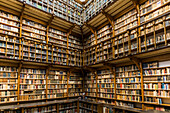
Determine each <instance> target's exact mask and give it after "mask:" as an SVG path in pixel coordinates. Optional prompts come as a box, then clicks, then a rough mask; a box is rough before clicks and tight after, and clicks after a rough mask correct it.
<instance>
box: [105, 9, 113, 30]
mask: <svg viewBox="0 0 170 113" xmlns="http://www.w3.org/2000/svg"><path fill="white" fill-rule="evenodd" d="M102 14H103V15H104V16H105V17H106V18H107V20H108V21H109V23H110V24H111V26H112V27H113V28H114V21H113V17H112V16H111V15H110V14H108V13H107V12H105V11H104V10H102Z"/></svg>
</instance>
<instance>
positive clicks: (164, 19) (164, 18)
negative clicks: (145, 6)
mask: <svg viewBox="0 0 170 113" xmlns="http://www.w3.org/2000/svg"><path fill="white" fill-rule="evenodd" d="M165 21H166V17H163V27H164V35H165V46H167V45H168V43H167V36H166V33H167V31H166V25H165Z"/></svg>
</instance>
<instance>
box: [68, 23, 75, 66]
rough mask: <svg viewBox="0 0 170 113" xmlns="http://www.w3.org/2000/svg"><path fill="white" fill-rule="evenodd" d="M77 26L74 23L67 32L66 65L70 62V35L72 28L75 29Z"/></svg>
mask: <svg viewBox="0 0 170 113" xmlns="http://www.w3.org/2000/svg"><path fill="white" fill-rule="evenodd" d="M75 26H76V24H73V26H72V27H71V28H69V30H68V32H67V51H66V53H67V63H66V65H68V64H69V62H68V57H69V56H68V49H69V47H68V44H69V36H70V34H71V32H72V30H73V29H74V27H75Z"/></svg>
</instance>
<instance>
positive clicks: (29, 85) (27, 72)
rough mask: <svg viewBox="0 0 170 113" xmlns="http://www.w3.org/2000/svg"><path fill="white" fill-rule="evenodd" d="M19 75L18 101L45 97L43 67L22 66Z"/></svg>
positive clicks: (44, 72) (44, 73)
mask: <svg viewBox="0 0 170 113" xmlns="http://www.w3.org/2000/svg"><path fill="white" fill-rule="evenodd" d="M20 76H21V77H20V99H19V100H20V101H30V100H41V99H42V100H43V99H46V92H45V90H46V70H45V69H31V68H22V69H21V72H20Z"/></svg>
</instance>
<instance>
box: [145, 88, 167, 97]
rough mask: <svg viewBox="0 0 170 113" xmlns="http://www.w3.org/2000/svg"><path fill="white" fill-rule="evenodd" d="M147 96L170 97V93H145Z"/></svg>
mask: <svg viewBox="0 0 170 113" xmlns="http://www.w3.org/2000/svg"><path fill="white" fill-rule="evenodd" d="M144 95H145V96H153V97H170V91H160V90H158V91H144Z"/></svg>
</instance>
